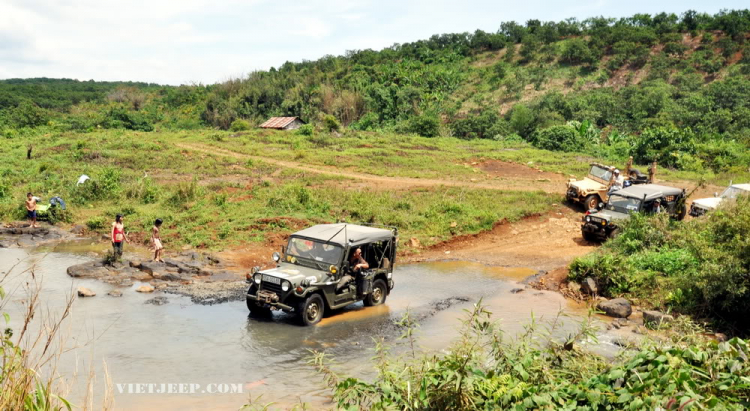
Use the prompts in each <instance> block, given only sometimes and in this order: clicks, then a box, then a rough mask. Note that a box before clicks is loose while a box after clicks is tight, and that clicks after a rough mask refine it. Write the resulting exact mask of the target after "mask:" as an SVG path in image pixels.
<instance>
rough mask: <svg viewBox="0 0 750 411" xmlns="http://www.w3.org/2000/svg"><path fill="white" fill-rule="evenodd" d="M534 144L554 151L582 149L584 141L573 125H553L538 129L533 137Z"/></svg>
mask: <svg viewBox="0 0 750 411" xmlns="http://www.w3.org/2000/svg"><path fill="white" fill-rule="evenodd" d="M531 142H532V144H534V145H535V146H537V147H539V148H543V149H545V150H552V151H581V149H583V141H582V140H581V139H579V138H578V133H577V132H576V130H575V129H574V128H573V127H571V126H567V125H565V126H552V127H549V128H545V129H543V130H537V131H536V132H535V133H534V135H533V136H532V138H531Z"/></svg>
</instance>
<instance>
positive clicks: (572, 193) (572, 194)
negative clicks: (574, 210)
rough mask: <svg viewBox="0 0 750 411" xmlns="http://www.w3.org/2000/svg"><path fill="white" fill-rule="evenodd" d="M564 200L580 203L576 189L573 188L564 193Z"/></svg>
mask: <svg viewBox="0 0 750 411" xmlns="http://www.w3.org/2000/svg"><path fill="white" fill-rule="evenodd" d="M565 198H566V199H567V200H569V201H580V199H579V197H578V189H577V188H575V187H570V188H568V191H566V192H565Z"/></svg>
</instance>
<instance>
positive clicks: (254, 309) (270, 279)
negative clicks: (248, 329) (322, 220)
mask: <svg viewBox="0 0 750 411" xmlns="http://www.w3.org/2000/svg"><path fill="white" fill-rule="evenodd" d="M397 238H398V230H397V229H396V228H392V227H388V228H377V227H372V226H364V225H354V224H344V223H341V224H320V225H316V226H313V227H310V228H306V229H304V230H302V231H298V232H296V233H294V234H292V235H291V236H290V237H289V242H288V243H287V245H286V247H284V249H283V250H282V253H278V252H277V253H274V255H273V259H274V261H275V262H276V267H274V268H271V269H267V270H259V269H258V268H257V267H255V268H253V270H252V272H251V273H250V274H247V281H248V283H249V284H250V288H249V289H248V290H247V308H248V309H249V310H250V313H251V314H253V315H258V314H261V315H267V314H268V313H270V311H271V310H282V311H285V312H291V313H294V314H296V315H297V316H298V317H299V319H300V321H301V323H302V324H304V325H312V324H315V323H317V322H319V321H320V320H321V318H323V315H324V313H325V312H326V311H328V310H335V309H338V308H341V307H344V306H347V305H349V304H353V303H356V302H359V301H363V302H364V304H365V305H366V306H374V305H380V304H383V303H384V302H385V299H386V297H387V296H388V294H389V293H390V292H391V290H392V289H393V287H394V281H393V266H394V264H395V262H396V246H397V242H398V241H397ZM357 249H360V250H361V255H362V258H363V259H364V260H365V261H366V262H367V265H369V268H365V269H360V270H356V271H355V270H354V269H353V268H354V267H350V263H349V262H350V260H351V258H352V256H353V255H354V253H355V251H356V250H357Z"/></svg>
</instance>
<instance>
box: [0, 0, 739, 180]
mask: <svg viewBox="0 0 750 411" xmlns="http://www.w3.org/2000/svg"><path fill="white" fill-rule="evenodd" d="M748 27H750V13H748V11H747V10H723V11H721V12H719V13H717V14H715V15H708V14H705V13H696V12H694V11H690V10H688V11H687V12H685V13H683V14H682V15H676V14H670V13H659V14H656V15H649V14H636V15H634V16H630V17H623V18H619V19H615V18H605V17H596V18H590V19H587V20H584V21H578V20H575V19H568V20H565V21H560V22H542V21H539V20H533V19H532V20H529V21H527V22H526V23H525V24H519V23H516V22H503V23H501V24H500V30H499V31H498V32H496V33H487V32H484V31H481V30H477V31H475V32H473V33H468V32H467V33H450V34H442V35H435V36H432V37H430V38H429V39H425V40H418V41H414V42H410V43H402V44H395V45H393V46H391V47H388V48H385V49H383V50H380V51H373V50H369V49H368V50H354V51H350V52H347V53H346V54H345V55H342V56H330V55H329V56H323V57H321V58H320V59H318V60H315V61H303V62H299V63H293V62H287V63H285V64H284V65H282V66H281V67H279V68H274V69H273V70H269V71H257V72H253V73H251V74H250V75H248V76H247V77H244V78H236V79H230V80H228V81H226V82H224V83H221V84H214V85H209V86H202V85H197V86H179V87H171V86H158V85H154V84H145V83H116V82H114V83H113V82H79V81H75V80H67V79H60V80H53V79H28V80H17V79H14V80H2V81H0V130H2V135H3V136H4V137H6V138H10V139H17V138H19V137H23V136H25V135H27V134H28V133H29V132H32V133H34V132H35V131H33V130H37V129H39V130H45V131H46V132H47V133H58V132H68V131H71V130H72V131H81V132H87V133H92V132H95V131H97V130H99V129H102V128H104V129H127V130H135V131H153V130H155V129H157V128H159V129H169V130H196V129H200V128H204V127H210V128H218V129H221V130H227V129H232V130H234V131H238V130H241V129H242V130H244V129H246V126H249V124H254V123H256V122H258V121H261V120H264V119H267V118H268V117H270V116H299V117H302V118H305V119H314V120H317V121H319V122H320V123H321V124H320V125H319V127H320V129H321V130H326V131H339V130H341V129H342V128H346V127H348V128H351V129H354V130H364V131H377V130H380V131H398V132H404V133H417V134H420V135H423V136H437V135H439V134H442V135H446V134H452V135H454V136H457V137H460V138H463V139H472V138H493V139H496V138H504V137H506V136H508V135H510V134H512V133H515V134H517V135H519V136H522V137H523V138H524V139H526V140H531V139H532V138H533V136H534V135H536V134H540V135H543V134H545V133H546V134H549V133H550V132H549V131H547V132H545V133H543V131H544V130H545V129H548V128H550V127H552V126H561V125H564V124H566V123H567V122H569V121H578V122H581V123H583V122H585V121H589V122H591V123H592V124H593V125H595V126H596V127H598V128H599V129H608V130H614V131H617V132H618V133H620V134H622V135H626V136H628V137H627V138H624V139H620V140H619V141H618V142H617V143H616V144H613V143H611V142H610V141H608V140H606V139H605V140H603V141H601V142H593V143H594V144H590V143H589V142H588V141H585V142H584V144H583V145H579V146H578V148H575V150H580V151H582V152H583V154H588V155H604V156H607V157H610V156H612V158H613V160H619V159H621V158H622V157H623V156H627V155H630V154H632V153H630V151H632V152H633V153H634V155H636V156H639V157H638V158H639V159H641V160H638V161H642V160H651V159H650V158H648V159H647V158H645V157H649V156H653V155H658V156H659V157H660V158H663V160H664V161H665V162H666V163H665V164H666V165H668V166H670V167H677V168H680V169H682V170H687V171H694V172H700V171H702V170H710V171H720V170H726V169H728V167H729V165H728V163H727V159H729V158H731V161H739V162H741V163H732V164H731V166H735V167H741V166H742V167H749V166H750V163H749V162H748V157H747V156H745V155H743V154H742V152H743V151H748V149H749V148H750V147H749V146H748V144H749V141H750V138H748V136H750V120H748V119H749V118H750V104H749V103H748V101H750V91H749V90H750V77H748V76H750V60H749V59H750V57H748V56H750V52H748V51H747V50H748V47H750V46H748V45H747V42H746V41H745V36H744V34H745V33H747V32H748V29H747V28H748ZM696 36H702V41H701V43H700V44H696V42H695V41H692V40H691V38H693V37H696ZM740 52H741V53H742V57H741V58H740V61H739V62H737V55H738V53H740ZM517 54H519V55H520V59H519V55H517ZM558 57H559V59H558ZM563 83H564V85H562V86H561V84H563ZM531 86H533V90H532V87H531ZM560 87H562V90H560ZM545 89H549V90H552V89H554V90H560V91H559V92H558V91H551V92H549V93H545V92H544V91H545ZM555 94H561V95H563V94H564V98H559V97H558V96H555ZM548 95H552V97H551V98H550V97H549V96H548ZM443 123H447V124H443ZM670 128H676V129H678V130H683V129H688V128H689V129H690V130H691V132H692V134H691V135H689V136H687V135H686V138H690V139H691V141H689V142H688V141H683V142H681V143H679V144H678V145H673V144H671V143H669V142H666V143H665V139H666V140H670V139H671V137H670V136H666V137H665V139H661V140H660V142H659V143H658V144H653V143H652V142H650V141H647V138H648V137H650V136H651V135H653V132H647V131H648V130H649V129H654V130H659V129H670ZM30 130H31V131H30ZM558 131H559V130H558ZM312 132H313V130H311V129H309V128H305V129H304V130H302V131H300V132H299V133H303V134H302V135H305V136H309V135H311V134H305V133H312ZM649 133H652V134H649ZM655 133H656V134H657V135H659V137H660V138H661V137H664V136H665V133H664V132H662V131H659V132H655ZM666 134H669V133H666ZM223 136H224V135H223V134H215V135H214V138H216V139H221V138H223ZM644 140H646V141H644ZM683 143H684V144H683ZM733 144H734V146H732V147H731V148H730V146H731V145H733ZM629 145H631V146H634V148H632V149H629V148H628V146H629ZM558 146H559V145H558ZM549 147H555V145H550V146H549ZM566 147H568V146H567V145H566ZM567 149H570V148H567ZM717 153H718V154H717Z"/></svg>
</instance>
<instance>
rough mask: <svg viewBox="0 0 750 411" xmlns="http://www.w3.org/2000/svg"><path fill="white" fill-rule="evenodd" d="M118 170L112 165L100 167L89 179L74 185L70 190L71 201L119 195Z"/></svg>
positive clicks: (97, 199)
mask: <svg viewBox="0 0 750 411" xmlns="http://www.w3.org/2000/svg"><path fill="white" fill-rule="evenodd" d="M121 176H122V174H121V172H120V170H118V169H116V168H112V167H107V168H104V169H102V170H101V171H100V172H98V173H96V174H94V175H93V176H92V177H91V180H89V181H86V182H85V183H84V184H80V185H76V187H75V188H74V189H73V190H72V192H71V197H72V198H71V200H72V201H71V202H73V203H76V204H85V203H88V202H92V201H99V200H104V199H112V198H116V197H117V196H119V194H120V191H121V189H122V188H121V185H120V179H121Z"/></svg>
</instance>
